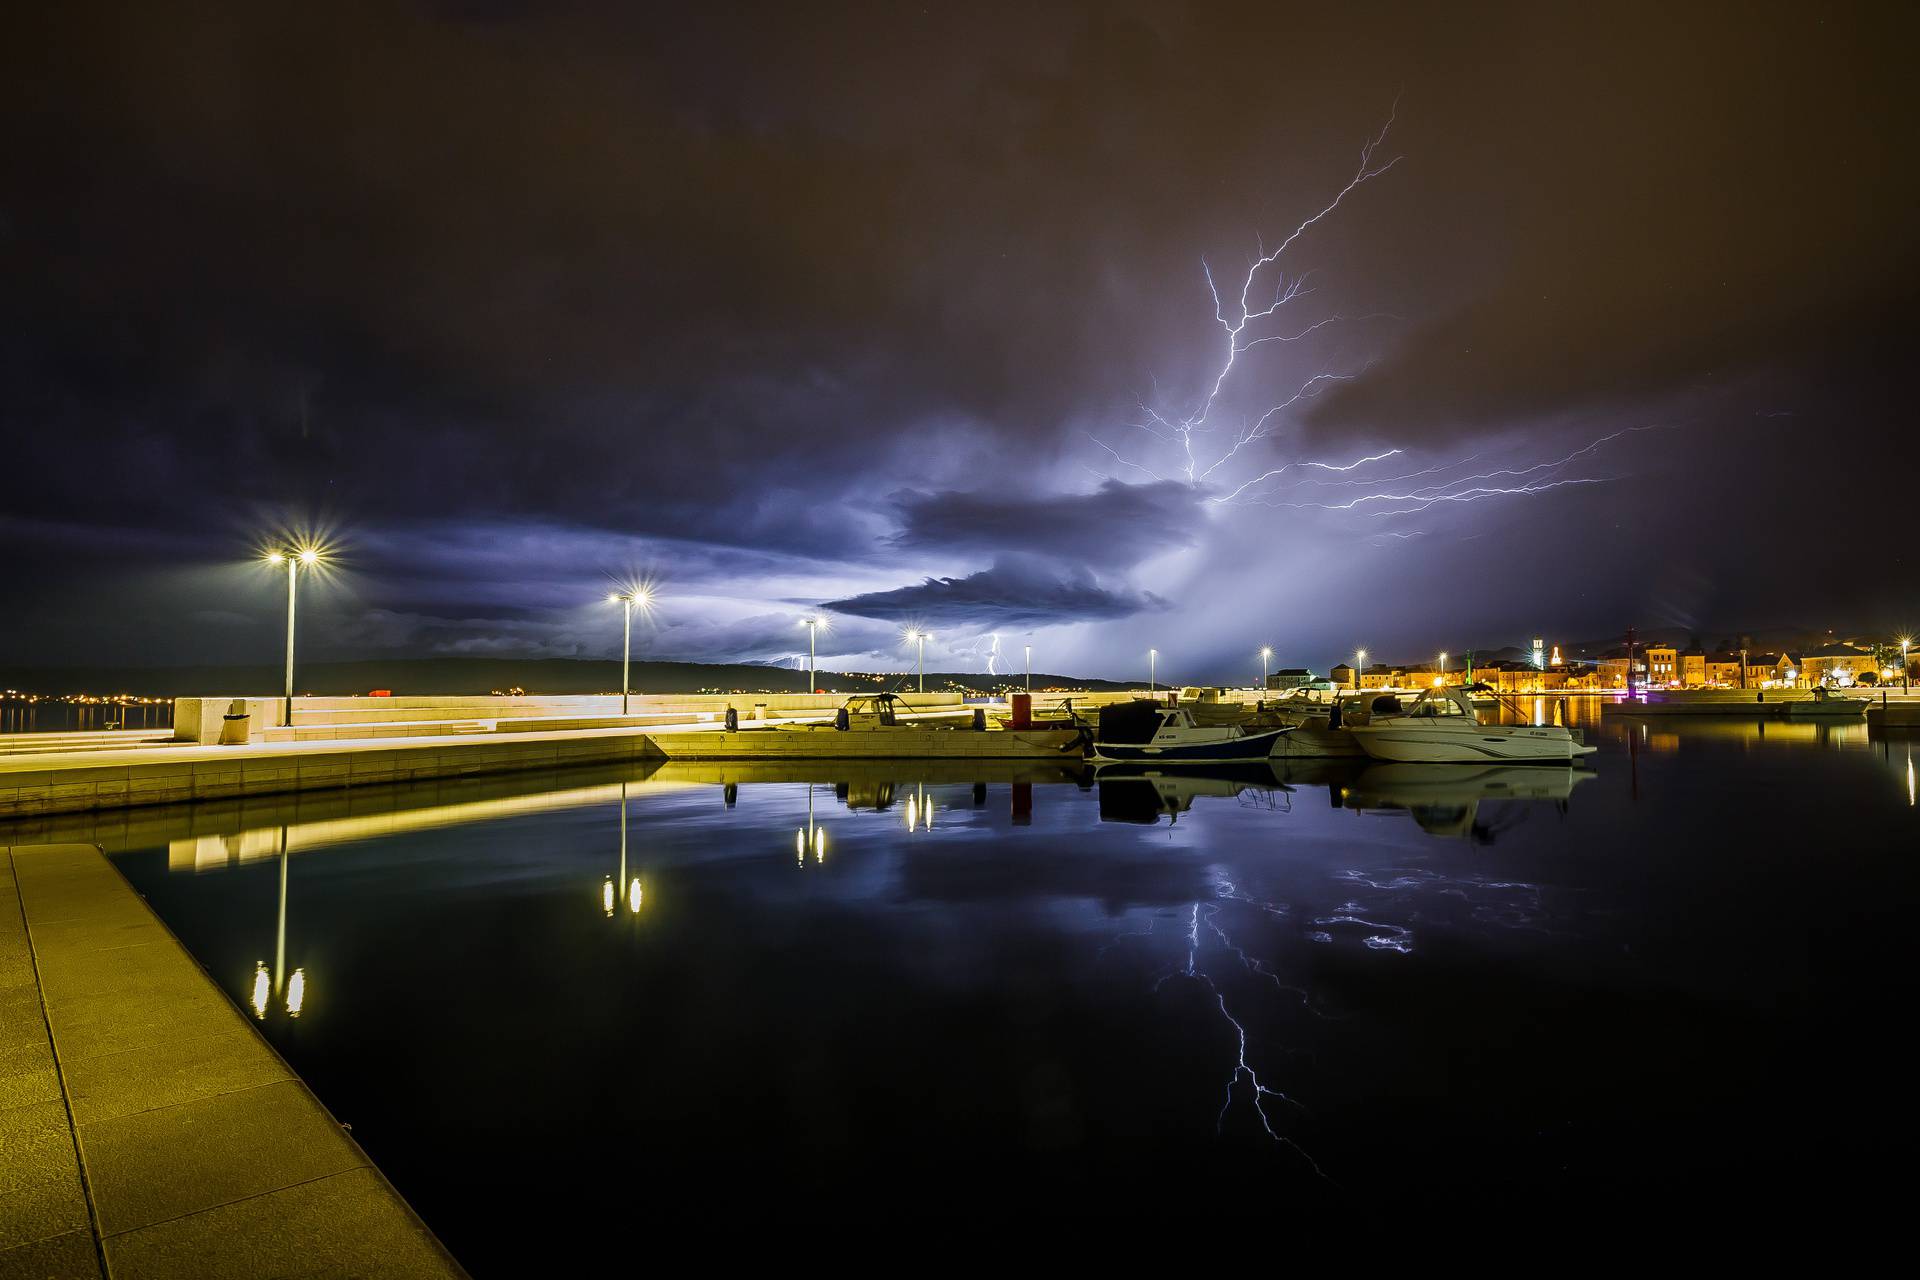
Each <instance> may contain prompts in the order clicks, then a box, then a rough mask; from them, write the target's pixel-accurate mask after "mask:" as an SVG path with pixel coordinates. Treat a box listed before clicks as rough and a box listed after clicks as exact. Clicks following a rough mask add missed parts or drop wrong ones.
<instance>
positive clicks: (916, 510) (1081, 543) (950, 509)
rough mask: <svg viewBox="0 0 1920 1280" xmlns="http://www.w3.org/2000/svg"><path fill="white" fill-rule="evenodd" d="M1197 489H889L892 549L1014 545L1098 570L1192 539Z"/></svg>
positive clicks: (988, 549)
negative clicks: (896, 524) (894, 529)
mask: <svg viewBox="0 0 1920 1280" xmlns="http://www.w3.org/2000/svg"><path fill="white" fill-rule="evenodd" d="M1203 497H1204V495H1203V494H1201V493H1200V491H1198V490H1196V489H1195V488H1194V487H1193V486H1191V485H1184V484H1178V483H1175V482H1172V481H1156V482H1154V483H1151V484H1126V483H1123V482H1121V481H1119V480H1107V481H1105V482H1103V483H1102V484H1101V486H1100V487H1099V488H1098V489H1096V490H1094V491H1093V492H1092V493H1077V494H1059V495H1040V496H1036V495H1019V494H1013V495H1002V494H998V493H979V492H957V491H943V492H939V493H924V492H921V491H919V490H916V489H905V490H902V491H901V492H899V493H896V494H894V495H893V507H894V511H895V512H896V513H897V515H898V517H899V521H900V530H899V532H898V533H897V534H895V535H894V536H893V539H892V542H893V545H895V546H898V547H906V548H914V549H926V550H936V551H976V552H985V553H988V554H992V553H994V552H997V551H1002V550H1007V549H1017V550H1019V551H1022V552H1028V553H1033V554H1039V555H1051V556H1058V557H1061V558H1063V559H1067V560H1072V561H1078V562H1080V563H1084V564H1087V565H1091V566H1094V567H1095V568H1101V569H1121V568H1128V567H1130V566H1132V565H1135V564H1138V563H1139V562H1140V561H1142V560H1144V559H1147V558H1148V557H1149V556H1154V555H1158V554H1160V553H1162V552H1166V551H1170V550H1173V549H1175V548H1177V547H1184V546H1190V545H1192V543H1193V541H1194V536H1195V528H1196V526H1197V524H1198V522H1199V520H1198V518H1199V515H1200V510H1201V503H1202V500H1203Z"/></svg>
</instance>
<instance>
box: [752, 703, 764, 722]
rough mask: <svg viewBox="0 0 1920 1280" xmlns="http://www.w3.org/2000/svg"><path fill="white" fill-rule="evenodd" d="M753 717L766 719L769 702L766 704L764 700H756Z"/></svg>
mask: <svg viewBox="0 0 1920 1280" xmlns="http://www.w3.org/2000/svg"><path fill="white" fill-rule="evenodd" d="M753 718H754V719H755V720H765V719H766V718H767V704H766V703H764V702H756V703H754V704H753Z"/></svg>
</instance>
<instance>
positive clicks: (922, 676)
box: [911, 631, 927, 693]
mask: <svg viewBox="0 0 1920 1280" xmlns="http://www.w3.org/2000/svg"><path fill="white" fill-rule="evenodd" d="M911 638H912V639H913V640H914V641H915V642H917V643H918V644H919V646H920V657H919V659H918V664H919V665H918V666H917V667H916V670H917V671H918V672H919V675H918V677H917V679H918V682H919V685H918V687H919V691H920V692H921V693H925V692H926V691H927V633H926V632H924V631H916V632H914V633H913V635H912V637H911Z"/></svg>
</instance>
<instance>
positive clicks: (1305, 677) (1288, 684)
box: [1267, 667, 1339, 691]
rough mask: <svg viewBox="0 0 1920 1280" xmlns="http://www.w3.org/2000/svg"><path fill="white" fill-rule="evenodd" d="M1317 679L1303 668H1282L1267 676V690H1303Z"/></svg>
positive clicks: (1336, 668)
mask: <svg viewBox="0 0 1920 1280" xmlns="http://www.w3.org/2000/svg"><path fill="white" fill-rule="evenodd" d="M1334 670H1335V671H1338V670H1339V668H1338V667H1335V668H1334ZM1318 679H1319V677H1318V676H1316V675H1314V674H1313V672H1311V671H1309V670H1307V669H1306V668H1305V667H1282V668H1280V670H1278V671H1275V672H1273V673H1271V674H1269V675H1268V676H1267V688H1269V689H1279V690H1283V691H1284V690H1289V689H1304V688H1306V687H1307V686H1308V685H1311V684H1313V683H1314V682H1315V681H1317V680H1318ZM1335 683H1338V681H1335Z"/></svg>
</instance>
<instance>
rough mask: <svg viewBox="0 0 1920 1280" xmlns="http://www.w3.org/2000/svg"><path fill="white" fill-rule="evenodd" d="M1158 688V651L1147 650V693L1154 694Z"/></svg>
mask: <svg viewBox="0 0 1920 1280" xmlns="http://www.w3.org/2000/svg"><path fill="white" fill-rule="evenodd" d="M1159 688H1160V651H1159V650H1158V649H1149V650H1147V692H1148V693H1156V692H1158V691H1159Z"/></svg>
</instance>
